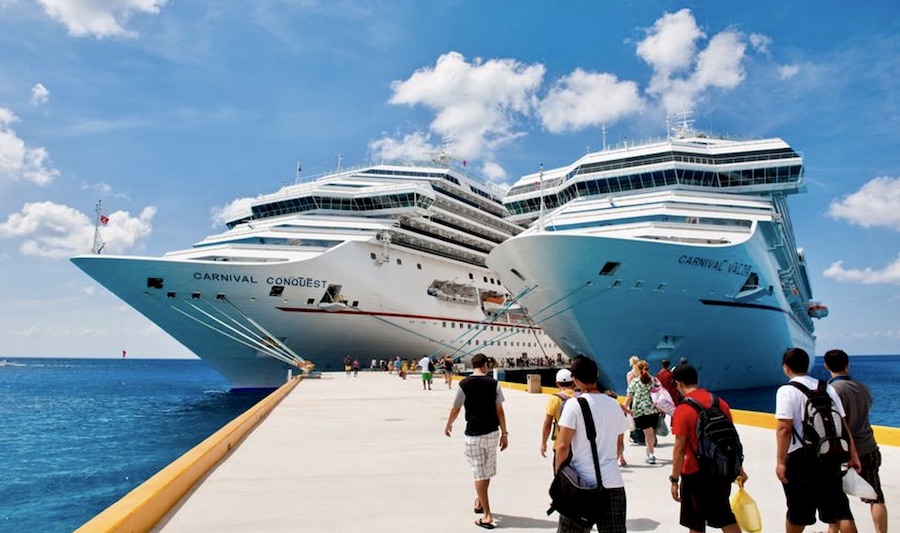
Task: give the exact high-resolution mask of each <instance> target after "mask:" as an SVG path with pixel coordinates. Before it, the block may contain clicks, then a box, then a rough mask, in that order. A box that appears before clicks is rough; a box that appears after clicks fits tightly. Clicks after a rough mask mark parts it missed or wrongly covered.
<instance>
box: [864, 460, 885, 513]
mask: <svg viewBox="0 0 900 533" xmlns="http://www.w3.org/2000/svg"><path fill="white" fill-rule="evenodd" d="M859 462H860V464H861V465H862V468H860V469H859V475H860V477H862V478H863V479H865V480H866V481H867V482H868V483H869V485H872V488H873V489H875V493H876V494H878V497H877V498H875V499H874V500H867V499H865V498H860V499H861V500H862V501H863V502H865V503H884V492H882V490H881V476H879V475H878V467H880V466H881V451H880V450H879V449H878V448H875V449H874V450H873V451H871V452H869V453H867V454H865V455H860V456H859Z"/></svg>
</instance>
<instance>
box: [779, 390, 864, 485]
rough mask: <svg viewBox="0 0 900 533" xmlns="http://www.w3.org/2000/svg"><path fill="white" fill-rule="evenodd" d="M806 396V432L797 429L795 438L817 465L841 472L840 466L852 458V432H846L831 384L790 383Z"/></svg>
mask: <svg viewBox="0 0 900 533" xmlns="http://www.w3.org/2000/svg"><path fill="white" fill-rule="evenodd" d="M789 383H790V384H791V385H793V386H794V387H796V388H798V389H800V391H801V392H802V393H803V394H804V395H806V407H805V408H804V409H803V419H802V422H801V427H802V428H803V434H802V435H800V434H798V433H797V430H796V429H794V430H793V438H795V439H797V440H798V441H799V442H800V443H801V444H803V449H804V450H806V453H807V455H808V457H809V458H811V459H812V460H813V461H814V463H815V465H816V466H817V467H819V468H821V469H824V470H830V471H832V472H838V471H840V466H841V465H842V464H844V463H846V462H847V461H849V460H850V435H849V434H848V433H847V432H846V431H844V423H843V420H842V419H841V415H840V414H839V413H838V412H837V410H836V409H835V406H834V402H833V401H832V400H831V396H829V395H828V392H827V390H826V387H827V384H826V383H825V382H824V381H822V380H818V383H817V385H816V388H815V390H811V389H810V388H809V387H807V386H805V385H803V384H802V383H798V382H796V381H790V382H789Z"/></svg>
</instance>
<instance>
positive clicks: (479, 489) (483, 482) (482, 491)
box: [475, 478, 494, 522]
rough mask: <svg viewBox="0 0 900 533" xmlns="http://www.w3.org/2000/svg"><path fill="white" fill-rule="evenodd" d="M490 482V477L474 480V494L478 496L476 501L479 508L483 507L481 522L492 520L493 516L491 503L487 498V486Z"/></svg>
mask: <svg viewBox="0 0 900 533" xmlns="http://www.w3.org/2000/svg"><path fill="white" fill-rule="evenodd" d="M490 484H491V480H490V478H488V479H479V480H476V481H475V496H476V497H477V498H478V503H480V504H481V508H482V509H484V517H482V518H481V521H482V522H493V521H494V517H493V515H491V503H490V500H488V487H489V486H490Z"/></svg>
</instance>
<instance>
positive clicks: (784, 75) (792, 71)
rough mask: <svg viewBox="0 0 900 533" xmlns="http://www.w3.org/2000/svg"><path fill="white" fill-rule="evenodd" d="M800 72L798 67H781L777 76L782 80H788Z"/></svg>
mask: <svg viewBox="0 0 900 533" xmlns="http://www.w3.org/2000/svg"><path fill="white" fill-rule="evenodd" d="M798 72H800V67H799V66H797V65H781V66H780V67H778V75H779V76H780V77H781V79H783V80H789V79H791V78H793V77H794V76H796V75H797V73H798Z"/></svg>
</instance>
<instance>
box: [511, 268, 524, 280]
mask: <svg viewBox="0 0 900 533" xmlns="http://www.w3.org/2000/svg"><path fill="white" fill-rule="evenodd" d="M509 271H510V272H512V273H513V274H515V276H516V277H517V278H519V279H520V280H522V281H525V276H523V275H522V274H520V273H519V271H518V270H516V269H514V268H511V269H510V270H509Z"/></svg>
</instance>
